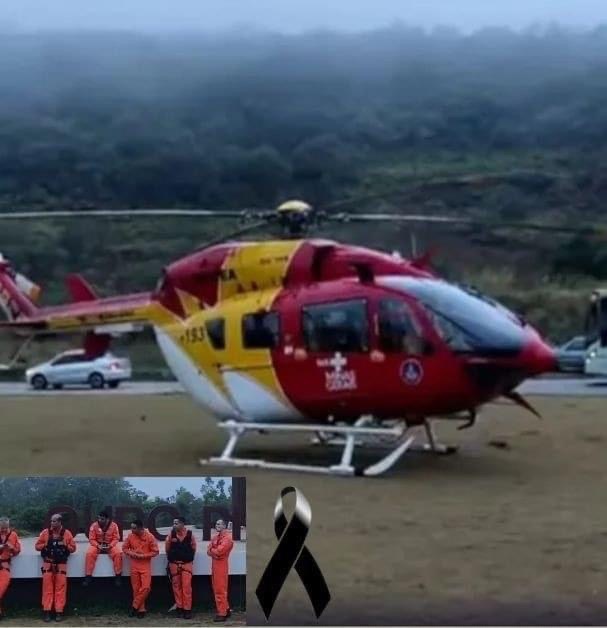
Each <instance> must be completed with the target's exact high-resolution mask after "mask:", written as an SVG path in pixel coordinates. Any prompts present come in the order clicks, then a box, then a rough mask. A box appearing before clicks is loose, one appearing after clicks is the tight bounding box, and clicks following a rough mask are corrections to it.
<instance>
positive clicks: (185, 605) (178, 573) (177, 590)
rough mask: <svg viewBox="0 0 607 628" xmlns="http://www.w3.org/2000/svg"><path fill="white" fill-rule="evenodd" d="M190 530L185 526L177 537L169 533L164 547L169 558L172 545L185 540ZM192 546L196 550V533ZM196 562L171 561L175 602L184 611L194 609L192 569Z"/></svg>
mask: <svg viewBox="0 0 607 628" xmlns="http://www.w3.org/2000/svg"><path fill="white" fill-rule="evenodd" d="M187 534H188V531H187V530H186V529H185V528H184V529H183V530H182V532H181V534H179V532H177V537H176V538H173V536H172V534H171V533H169V535H168V536H167V538H166V540H165V542H164V548H165V550H166V553H167V560H168V556H169V550H170V549H171V545H173V544H174V543H176V542H177V540H179V541H183V540H184V539H185V537H186V536H187ZM191 539H192V541H191V546H192V549H193V550H194V552H195V551H196V539H195V538H194V535H192V537H191ZM193 567H194V563H193V562H183V561H176V562H174V563H169V573H170V574H171V585H172V587H173V595H174V596H175V604H176V606H177V608H182V609H183V610H184V611H191V610H192V571H193Z"/></svg>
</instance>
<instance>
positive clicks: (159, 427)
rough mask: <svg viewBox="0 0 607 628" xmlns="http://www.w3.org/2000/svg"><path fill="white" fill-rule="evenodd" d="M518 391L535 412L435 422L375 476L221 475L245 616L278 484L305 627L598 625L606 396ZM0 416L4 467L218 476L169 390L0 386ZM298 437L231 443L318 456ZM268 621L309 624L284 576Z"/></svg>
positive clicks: (211, 432)
mask: <svg viewBox="0 0 607 628" xmlns="http://www.w3.org/2000/svg"><path fill="white" fill-rule="evenodd" d="M532 401H533V403H534V405H535V406H536V407H537V408H538V409H539V410H540V411H541V412H542V414H543V417H544V418H543V420H538V419H536V418H535V417H533V416H532V415H530V414H527V413H525V412H524V411H522V410H520V409H518V408H515V407H513V406H511V405H508V404H500V405H494V406H489V407H488V408H487V409H486V410H485V412H484V414H483V415H482V417H481V419H480V420H479V423H478V424H477V425H476V426H475V427H474V428H472V429H470V430H466V431H461V432H460V431H456V430H455V426H453V425H448V424H445V423H439V424H438V425H437V430H438V433H439V436H441V439H442V440H443V441H445V442H455V443H457V444H459V445H460V450H459V452H458V453H457V454H456V455H454V456H449V457H441V458H436V457H432V456H429V455H421V454H419V455H411V456H410V457H409V458H406V459H405V460H403V461H401V462H400V463H399V465H398V466H397V467H396V468H394V469H392V470H391V471H390V472H389V473H388V474H387V475H385V476H383V477H381V478H376V479H368V478H334V477H325V476H316V475H304V474H299V473H282V472H268V471H251V470H246V471H244V470H243V471H235V472H234V474H245V475H247V478H248V488H247V497H248V521H247V534H248V538H247V541H248V543H247V547H248V559H247V569H248V582H249V587H250V589H249V595H248V604H247V608H248V611H247V620H248V623H249V624H265V618H264V616H263V614H262V613H261V609H260V607H259V604H258V603H257V600H256V598H255V596H254V588H255V586H256V583H257V582H258V581H259V577H260V576H261V573H262V570H263V568H264V567H265V565H266V564H267V561H268V559H269V557H270V556H271V554H272V552H273V551H274V549H275V547H276V538H275V537H274V533H273V526H272V512H273V509H274V504H275V501H276V498H277V496H278V494H279V492H280V489H281V488H283V487H284V486H287V485H294V486H297V487H298V488H300V489H301V490H302V491H303V492H304V494H305V495H306V497H307V498H308V500H309V501H310V503H311V506H312V512H313V519H312V528H311V531H310V534H309V536H308V540H307V545H308V547H309V549H310V550H311V551H312V553H313V554H314V556H315V557H316V559H317V561H318V563H319V565H320V567H321V569H322V571H323V573H324V575H325V577H326V579H327V583H328V585H329V589H330V591H331V594H332V600H331V602H330V604H329V606H328V607H327V610H326V611H325V613H324V614H323V615H322V617H321V619H320V622H321V623H330V624H340V623H341V624H344V623H345V624H363V623H366V624H374V623H380V624H395V623H399V624H411V623H414V624H436V623H441V624H445V623H450V624H502V625H504V624H510V625H511V624H516V623H525V624H552V625H554V624H575V623H584V624H591V623H599V624H604V622H605V617H607V597H606V595H605V594H606V593H607V562H606V561H605V555H607V456H606V455H605V446H606V444H607V413H606V412H605V409H606V407H607V404H606V401H605V399H602V398H581V397H578V398H565V397H562V398H547V397H544V398H539V397H538V398H535V399H532ZM0 417H1V419H2V427H3V430H2V441H3V447H2V458H1V470H2V472H3V473H5V474H11V475H25V474H29V475H62V474H71V475H74V474H78V475H128V476H133V475H167V474H174V475H192V474H195V473H201V474H202V475H207V474H209V473H211V472H213V474H218V473H219V474H221V473H222V472H223V473H224V474H226V475H227V474H230V472H229V471H228V472H226V470H225V469H221V468H220V467H215V468H212V467H206V468H204V469H202V468H201V467H199V466H198V464H197V460H198V459H199V458H200V457H205V456H209V455H212V454H214V453H216V452H217V451H218V449H219V448H220V445H221V444H222V443H223V433H222V432H220V430H218V429H217V428H216V427H215V425H214V423H213V421H212V420H211V419H209V418H207V417H205V416H204V415H202V414H201V413H200V411H199V409H198V408H196V407H195V406H194V405H193V403H192V402H191V401H190V400H189V399H188V398H187V397H185V396H178V395H176V396H162V397H158V396H155V397H151V396H147V397H134V396H133V397H131V396H115V397H112V396H111V395H108V397H107V398H106V397H104V398H99V397H75V396H74V397H72V396H66V397H64V398H62V397H44V398H42V397H41V398H38V399H36V398H10V397H0ZM491 442H493V444H491ZM304 443H305V440H304V439H303V438H297V439H295V438H294V437H292V436H291V437H289V436H284V437H280V438H276V437H275V438H274V439H273V440H271V441H266V440H264V437H262V436H256V437H251V438H250V440H249V441H248V445H247V446H245V447H243V449H242V450H241V453H242V454H245V455H246V454H247V453H248V454H251V453H253V452H255V453H259V452H264V453H266V454H267V455H268V456H269V455H272V456H273V457H274V458H275V459H297V457H299V460H300V461H301V460H302V457H304V456H305V459H306V460H307V461H312V460H314V459H318V460H321V459H322V458H323V457H324V456H325V454H324V453H323V452H322V451H321V450H314V451H308V449H307V448H306V447H305V446H304ZM120 621H122V618H120ZM271 622H272V623H277V624H283V625H284V624H293V623H295V624H305V623H308V624H309V623H316V619H315V617H314V615H313V612H312V609H311V605H310V603H309V601H308V599H307V597H306V595H305V592H304V589H303V587H302V585H301V583H300V582H299V580H298V577H297V575H296V573H295V572H292V573H291V574H290V575H289V578H288V580H287V582H286V584H285V586H284V588H283V590H282V592H281V594H280V596H279V598H278V601H277V603H276V606H275V609H274V612H273V614H272V617H271ZM83 625H84V624H83Z"/></svg>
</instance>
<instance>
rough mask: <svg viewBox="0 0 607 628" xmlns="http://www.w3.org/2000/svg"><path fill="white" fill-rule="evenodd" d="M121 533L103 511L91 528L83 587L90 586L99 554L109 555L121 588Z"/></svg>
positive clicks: (116, 581) (115, 581) (117, 583)
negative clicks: (119, 543)
mask: <svg viewBox="0 0 607 628" xmlns="http://www.w3.org/2000/svg"><path fill="white" fill-rule="evenodd" d="M119 541H120V532H119V530H118V525H117V524H116V523H115V522H114V521H111V520H110V517H109V515H108V513H107V512H106V511H105V510H102V511H101V512H100V513H99V514H98V515H97V521H95V522H94V523H93V524H92V525H91V527H90V528H89V545H90V547H89V548H88V551H87V552H86V560H85V578H84V581H83V582H82V584H83V586H85V587H86V586H88V585H89V584H90V583H91V580H92V579H93V571H94V570H95V563H96V562H97V556H99V554H107V555H108V556H109V557H110V560H111V561H112V563H113V565H114V575H115V579H114V584H115V585H116V586H120V585H121V583H122V581H121V576H122V552H121V551H120V547H119V546H118V542H119Z"/></svg>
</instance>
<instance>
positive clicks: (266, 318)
mask: <svg viewBox="0 0 607 628" xmlns="http://www.w3.org/2000/svg"><path fill="white" fill-rule="evenodd" d="M279 339H280V321H279V318H278V312H256V313H254V314H245V315H244V316H243V317H242V343H243V346H244V348H245V349H274V348H275V347H277V346H278V343H279Z"/></svg>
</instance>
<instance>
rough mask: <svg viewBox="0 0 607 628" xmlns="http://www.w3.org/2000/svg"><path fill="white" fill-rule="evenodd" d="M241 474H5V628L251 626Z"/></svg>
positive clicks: (1, 603)
mask: <svg viewBox="0 0 607 628" xmlns="http://www.w3.org/2000/svg"><path fill="white" fill-rule="evenodd" d="M246 530H247V528H246V480H245V478H243V477H229V476H225V477H210V476H208V477H121V478H108V477H24V478H12V477H11V478H9V477H4V478H0V609H1V618H2V620H3V624H6V625H14V626H19V625H21V626H22V625H32V622H35V623H38V622H39V621H40V620H42V621H44V622H46V623H50V622H53V623H56V622H64V623H65V624H66V625H71V626H84V625H87V626H108V625H120V626H124V625H155V626H165V625H166V626H174V625H197V626H200V625H222V624H224V625H229V626H235V625H244V624H245V623H246V616H245V613H246V554H247V552H246V542H247V541H246V539H247V531H246Z"/></svg>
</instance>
